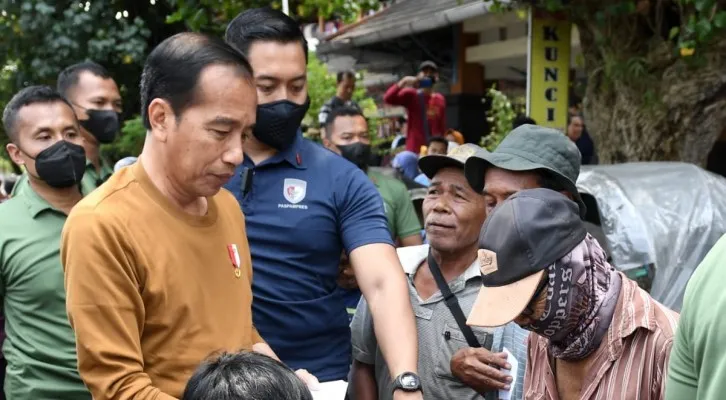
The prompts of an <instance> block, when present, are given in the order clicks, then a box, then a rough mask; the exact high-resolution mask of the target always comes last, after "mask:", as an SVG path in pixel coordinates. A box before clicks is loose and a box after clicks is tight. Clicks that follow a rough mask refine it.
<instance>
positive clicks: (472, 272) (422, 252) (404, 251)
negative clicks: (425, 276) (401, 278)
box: [396, 244, 481, 282]
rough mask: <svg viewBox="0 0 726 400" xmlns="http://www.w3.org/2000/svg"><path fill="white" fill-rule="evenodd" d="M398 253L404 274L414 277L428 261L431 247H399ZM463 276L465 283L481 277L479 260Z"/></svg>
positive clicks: (424, 245) (426, 245)
mask: <svg viewBox="0 0 726 400" xmlns="http://www.w3.org/2000/svg"><path fill="white" fill-rule="evenodd" d="M396 252H397V253H398V259H399V261H400V262H401V266H402V267H403V272H405V273H406V275H409V276H413V275H415V274H416V271H418V267H420V266H421V264H422V263H423V262H424V260H426V257H428V255H429V245H428V244H422V245H419V246H408V247H399V248H398V249H396ZM462 276H463V278H464V281H465V282H466V281H468V280H469V279H472V278H480V277H481V270H480V269H479V263H478V262H477V260H474V262H473V263H471V265H470V266H469V268H467V269H466V271H464V274H463V275H462Z"/></svg>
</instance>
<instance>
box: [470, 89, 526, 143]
mask: <svg viewBox="0 0 726 400" xmlns="http://www.w3.org/2000/svg"><path fill="white" fill-rule="evenodd" d="M487 96H488V97H489V99H490V100H491V108H490V109H489V111H487V122H489V134H488V135H486V136H484V137H483V138H482V139H481V142H480V143H479V145H480V146H481V147H484V148H485V149H487V150H489V151H493V150H494V149H495V148H496V147H497V146H498V145H499V143H500V142H501V141H502V140H503V139H504V137H505V136H507V134H509V132H510V131H511V130H512V123H513V122H514V119H515V118H516V117H517V113H518V112H521V108H522V107H521V105H519V104H512V101H510V100H509V98H508V97H507V95H505V94H504V93H502V92H500V91H498V90H497V88H496V85H494V86H492V87H491V88H490V89H489V90H488V91H487Z"/></svg>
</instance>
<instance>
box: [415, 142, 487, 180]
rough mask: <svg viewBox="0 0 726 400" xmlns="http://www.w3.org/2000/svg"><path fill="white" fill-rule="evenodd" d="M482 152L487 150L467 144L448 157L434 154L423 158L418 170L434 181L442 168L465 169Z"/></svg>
mask: <svg viewBox="0 0 726 400" xmlns="http://www.w3.org/2000/svg"><path fill="white" fill-rule="evenodd" d="M481 151H486V150H484V149H482V148H481V147H479V146H477V145H475V144H471V143H465V144H462V145H461V146H456V147H454V148H453V149H451V151H449V153H448V154H447V155H441V154H432V155H430V156H424V157H421V158H420V159H419V160H418V168H419V169H420V170H421V172H423V173H424V175H426V177H428V178H429V179H433V178H434V175H436V173H437V172H439V170H440V169H442V168H447V167H459V168H461V169H464V164H465V163H466V160H468V159H469V158H470V157H472V156H474V155H475V154H477V153H479V152H481Z"/></svg>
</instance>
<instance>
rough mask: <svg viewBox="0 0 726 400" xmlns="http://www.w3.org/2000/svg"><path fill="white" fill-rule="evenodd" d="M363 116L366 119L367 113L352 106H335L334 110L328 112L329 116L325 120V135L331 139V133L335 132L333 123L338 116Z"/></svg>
mask: <svg viewBox="0 0 726 400" xmlns="http://www.w3.org/2000/svg"><path fill="white" fill-rule="evenodd" d="M359 116H360V117H363V119H365V118H366V117H365V115H363V113H362V112H361V111H360V110H359V109H357V108H355V107H351V106H340V107H335V108H333V110H332V111H330V113H329V114H328V118H327V119H326V120H325V137H327V138H328V139H330V135H331V134H332V132H333V124H334V123H335V120H336V119H337V118H338V117H359ZM366 124H368V120H366Z"/></svg>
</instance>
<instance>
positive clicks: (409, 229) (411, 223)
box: [395, 184, 421, 238]
mask: <svg viewBox="0 0 726 400" xmlns="http://www.w3.org/2000/svg"><path fill="white" fill-rule="evenodd" d="M395 189H396V215H395V220H396V225H395V226H396V234H397V235H398V237H399V238H405V237H408V236H411V235H419V234H421V222H420V221H419V220H418V215H416V210H415V209H414V208H413V200H411V195H410V194H409V193H408V190H406V187H405V186H404V185H403V184H401V185H400V186H399V185H396V187H395Z"/></svg>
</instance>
